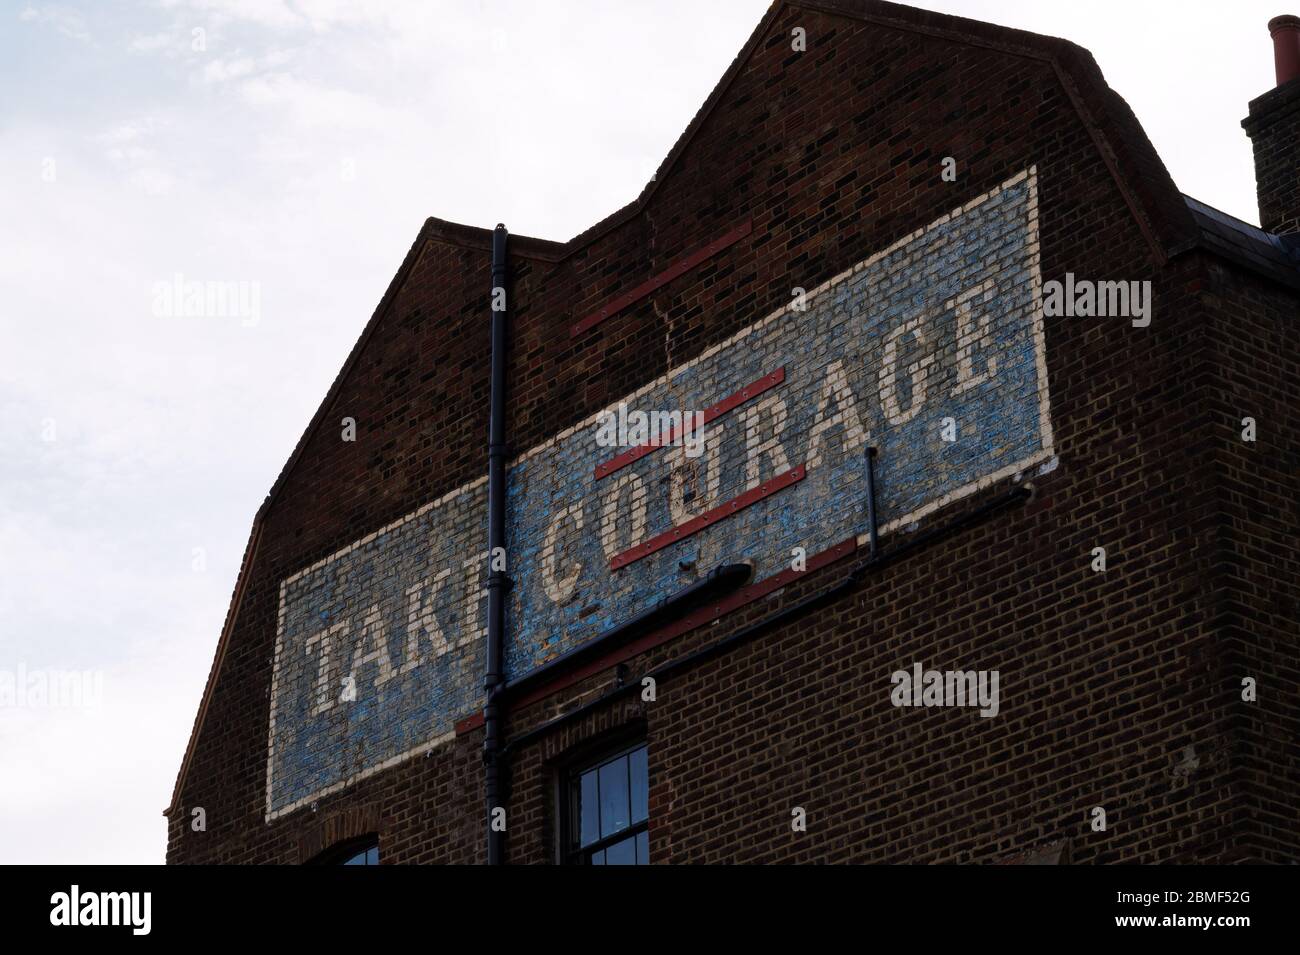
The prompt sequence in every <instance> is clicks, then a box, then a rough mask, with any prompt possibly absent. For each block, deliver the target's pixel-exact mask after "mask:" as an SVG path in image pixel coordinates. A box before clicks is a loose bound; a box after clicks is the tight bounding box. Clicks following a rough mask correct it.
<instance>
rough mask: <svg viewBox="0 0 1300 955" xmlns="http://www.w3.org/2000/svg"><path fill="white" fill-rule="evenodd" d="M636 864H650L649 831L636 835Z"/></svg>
mask: <svg viewBox="0 0 1300 955" xmlns="http://www.w3.org/2000/svg"><path fill="white" fill-rule="evenodd" d="M636 864H637V865H649V864H650V833H648V832H643V833H640V834H639V835H638V836H637V837H636Z"/></svg>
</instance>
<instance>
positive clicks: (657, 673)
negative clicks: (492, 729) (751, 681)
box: [505, 484, 1033, 751]
mask: <svg viewBox="0 0 1300 955" xmlns="http://www.w3.org/2000/svg"><path fill="white" fill-rule="evenodd" d="M1031 496H1033V486H1032V485H1029V484H1025V485H1022V486H1020V487H1017V488H1013V489H1012V490H1010V491H1008V492H1007V493H1006V494H1002V495H999V496H998V497H996V498H993V499H992V500H989V501H986V502H985V503H984V504H982V505H981V506H980V507H977V508H975V509H974V510H973V511H970V512H969V513H967V514H963V515H961V516H960V517H958V518H956V519H954V520H952V521H949V522H948V523H947V524H944V525H941V526H940V527H936V528H932V529H931V530H929V531H926V532H924V533H922V534H918V535H917V536H916V537H914V538H913V539H912V540H909V541H906V542H905V543H903V544H900V545H898V546H897V547H894V548H891V549H890V550H889V551H887V552H886V553H884V554H880V553H877V554H876V555H875V556H873V557H868V558H867V559H866V560H865V561H863V562H862V563H861V564H859V565H858V566H857V567H855V568H854V569H853V570H851V571H849V573H848V574H847V575H846V576H845V577H844V578H843V579H842V580H840V581H839V582H838V583H835V584H832V585H831V586H830V587H827V588H826V589H825V590H821V591H819V592H818V593H815V594H813V595H812V596H811V597H806V598H804V599H803V600H801V601H799V602H798V603H796V604H793V605H791V606H789V607H786V608H785V609H784V610H779V611H777V612H776V613H774V614H772V615H771V616H769V617H764V618H763V619H762V620H759V621H756V622H755V623H752V624H750V625H749V626H748V627H744V628H742V629H740V630H737V631H736V632H735V633H733V634H732V635H731V636H728V637H723V638H722V639H721V640H717V641H714V642H713V643H711V644H709V645H707V646H704V647H701V648H700V649H699V650H696V651H695V652H694V653H688V654H687V655H686V656H684V657H679V658H678V659H676V660H670V661H668V662H667V663H664V664H662V665H660V666H659V667H657V668H656V669H654V670H651V671H650V672H648V673H646V674H645V675H644V676H642V677H640V678H639V679H636V680H629V681H627V682H625V683H623V684H622V685H621V686H617V687H615V688H614V689H612V690H607V691H606V692H605V693H602V694H601V695H600V696H598V697H597V698H596V699H594V700H591V701H590V702H588V703H584V704H583V705H582V706H579V707H577V708H576V709H573V710H570V711H569V712H567V713H565V714H563V715H561V716H557V717H555V718H554V719H552V720H550V721H548V722H546V723H543V724H542V725H541V726H538V727H535V728H533V729H531V730H528V731H527V732H525V733H523V734H521V735H519V736H517V737H515V738H514V739H512V740H510V741H509V742H508V743H506V745H505V750H506V751H513V750H515V749H518V748H519V747H521V746H525V745H527V744H528V743H530V742H532V741H533V740H535V739H537V738H539V737H541V736H544V735H545V734H546V733H549V732H550V731H551V730H553V729H557V728H558V727H560V726H562V725H564V724H566V723H571V722H573V721H574V720H576V719H581V718H582V717H583V716H584V715H586V714H587V713H590V712H591V711H592V710H595V709H597V708H598V707H601V706H604V705H605V704H606V703H611V702H613V701H614V700H616V699H618V698H620V697H623V696H626V695H627V694H629V693H632V692H634V691H637V690H639V689H641V686H642V681H643V680H645V679H646V678H650V679H653V680H656V681H658V680H660V679H663V678H664V677H666V676H671V675H672V674H674V673H676V672H678V671H680V670H684V669H686V668H688V667H691V666H694V665H695V664H697V663H700V662H703V661H704V660H707V659H710V658H712V657H715V656H717V655H719V654H721V653H725V652H726V651H727V650H729V649H731V648H732V647H735V646H739V645H740V644H742V643H747V642H748V641H750V640H753V639H754V638H755V637H758V636H760V635H761V634H763V633H765V632H767V631H768V630H770V629H771V628H773V627H776V626H780V625H781V624H782V623H785V622H786V621H788V620H790V619H792V618H794V617H797V616H799V615H801V614H804V613H806V612H807V611H809V610H811V609H812V608H813V607H815V606H818V605H819V604H823V603H827V602H829V601H832V600H835V599H837V598H838V597H840V596H842V595H843V594H846V593H848V592H849V591H850V590H852V589H853V588H854V587H856V586H857V585H858V584H860V583H861V582H862V580H863V579H864V578H865V577H866V574H867V572H868V571H873V570H877V569H879V568H881V567H884V566H886V565H888V564H892V563H893V562H894V561H896V560H899V559H901V558H902V557H905V556H906V555H908V554H910V553H913V552H915V551H916V550H919V549H920V548H922V547H924V546H925V545H926V544H928V543H930V542H931V541H934V540H937V539H938V538H940V537H946V536H949V535H951V534H954V533H956V532H958V531H960V530H963V529H964V528H966V527H969V526H971V525H972V524H975V523H978V522H979V521H982V520H985V519H987V518H988V517H991V516H992V515H993V514H995V513H997V512H998V511H1001V510H1004V509H1006V508H1008V507H1010V506H1011V505H1012V504H1015V503H1017V502H1019V501H1024V500H1027V499H1028V498H1030V497H1031ZM724 566H725V565H724ZM741 566H745V565H741ZM718 569H719V570H721V568H718ZM714 572H715V573H716V572H717V571H714Z"/></svg>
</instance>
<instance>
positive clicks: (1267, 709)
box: [167, 0, 1300, 864]
mask: <svg viewBox="0 0 1300 955" xmlns="http://www.w3.org/2000/svg"><path fill="white" fill-rule="evenodd" d="M1271 27H1272V30H1273V33H1274V40H1275V44H1276V51H1277V67H1278V71H1279V76H1278V81H1279V84H1278V88H1277V89H1275V90H1273V91H1271V92H1268V93H1266V94H1264V95H1263V96H1261V97H1260V98H1258V99H1257V100H1255V101H1254V102H1252V103H1251V104H1250V107H1249V112H1250V116H1249V118H1248V119H1247V120H1245V121H1244V124H1243V125H1244V126H1245V128H1246V131H1247V133H1248V134H1249V135H1250V137H1251V138H1252V141H1253V144H1254V149H1255V155H1256V161H1257V166H1258V184H1259V194H1260V208H1261V213H1262V219H1263V222H1262V224H1263V227H1264V230H1260V229H1257V228H1255V227H1253V226H1250V225H1247V224H1245V223H1243V222H1240V221H1238V220H1235V219H1232V218H1231V217H1229V216H1226V215H1223V214H1222V213H1219V212H1217V211H1215V210H1213V209H1211V208H1209V207H1207V206H1205V205H1203V204H1201V203H1199V202H1197V201H1196V200H1194V199H1191V198H1190V197H1187V196H1184V195H1182V194H1181V193H1180V192H1179V191H1178V189H1177V188H1176V186H1175V185H1174V183H1173V182H1172V181H1171V179H1170V177H1169V175H1168V173H1167V172H1166V170H1165V167H1164V165H1163V164H1162V163H1161V160H1160V158H1159V157H1158V156H1157V155H1156V153H1155V151H1154V149H1153V148H1152V146H1151V144H1150V142H1149V141H1148V139H1147V137H1146V135H1145V134H1144V133H1143V131H1142V128H1141V126H1140V125H1139V124H1138V122H1137V120H1136V119H1135V118H1134V116H1133V114H1132V112H1131V111H1130V110H1129V108H1128V106H1127V105H1126V104H1125V102H1124V101H1123V99H1121V98H1120V96H1119V95H1117V94H1116V93H1115V92H1113V91H1112V90H1111V89H1109V88H1108V87H1107V85H1106V83H1105V81H1104V79H1103V78H1102V75H1101V73H1100V71H1099V70H1098V68H1097V66H1096V64H1095V63H1094V62H1093V60H1092V57H1091V56H1090V55H1089V54H1088V53H1087V52H1086V51H1084V50H1082V49H1080V48H1079V47H1077V46H1074V45H1072V44H1071V43H1068V42H1066V41H1063V40H1057V39H1051V38H1047V37H1041V36H1036V35H1032V34H1028V33H1023V32H1019V31H1015V30H1010V29H1005V28H1002V27H996V26H991V25H988V24H984V23H978V22H974V21H970V20H964V19H959V18H955V17H949V16H942V15H938V14H934V13H928V12H922V11H918V10H914V9H910V8H907V7H902V6H896V5H893V4H889V3H880V2H872V0H817V2H801V3H794V2H777V3H775V4H773V6H772V7H771V9H770V10H769V11H768V13H767V14H766V15H765V17H764V18H763V20H762V22H761V23H760V24H759V25H758V27H757V28H756V29H755V31H754V33H753V35H752V36H751V38H750V39H749V41H748V42H747V44H746V45H745V47H744V48H743V49H742V50H741V51H740V53H739V54H738V55H737V57H736V59H735V61H734V62H733V64H732V66H731V67H730V69H729V70H728V71H727V72H726V74H725V75H724V76H723V77H722V79H721V80H720V82H719V83H718V85H717V87H716V88H715V90H714V91H713V93H712V94H711V96H710V97H709V99H708V101H707V102H706V103H705V104H704V105H703V107H702V108H701V109H700V111H699V113H698V115H697V116H696V117H695V119H694V120H693V121H692V122H691V124H690V125H689V127H688V128H687V129H686V131H685V132H684V133H683V134H682V136H681V138H680V139H679V141H678V142H677V144H676V145H675V146H674V148H673V150H672V151H671V153H670V154H669V155H668V157H667V158H666V159H665V160H664V162H663V164H662V165H661V166H660V168H659V170H658V172H657V174H656V176H655V178H654V179H653V181H652V182H651V183H650V184H649V185H647V187H646V188H645V190H644V191H643V192H642V194H641V196H640V197H639V198H638V199H637V200H636V201H635V202H633V203H632V204H631V205H629V206H627V207H625V208H624V209H622V210H620V211H618V212H616V213H615V214H613V215H612V216H610V217H609V218H607V219H605V220H604V221H602V222H600V223H598V224H596V225H595V226H593V227H592V228H590V229H589V230H587V231H586V232H584V233H582V234H581V235H579V236H577V237H576V238H574V239H572V240H570V241H569V242H565V243H558V242H551V241H545V240H541V239H535V238H527V237H523V236H513V235H512V236H509V238H508V239H506V237H505V233H504V231H498V232H494V231H493V230H486V229H479V228H472V227H468V226H463V225H456V224H452V223H449V222H444V221H441V220H438V219H429V220H428V221H427V222H426V223H425V225H424V227H423V228H422V229H421V231H420V233H419V235H418V236H416V239H415V242H414V244H413V245H412V247H411V250H410V252H409V254H408V255H407V257H406V259H405V261H404V262H403V263H402V264H401V267H400V268H399V269H398V271H397V274H396V276H395V277H394V279H393V281H392V283H391V285H390V287H389V289H388V291H387V293H386V294H385V295H384V297H383V300H382V301H381V302H380V304H379V306H378V308H377V309H376V311H375V313H374V315H373V317H372V318H371V320H370V322H369V324H368V325H367V326H366V327H365V329H364V331H363V332H362V333H361V336H360V338H359V340H358V342H357V344H356V346H355V348H354V349H353V351H352V353H351V355H350V356H349V357H348V359H347V362H346V364H345V365H344V366H343V369H342V370H341V371H340V373H339V375H338V378H337V380H336V381H335V383H334V385H333V387H332V388H331V389H330V391H329V393H328V394H327V395H326V396H325V398H324V401H323V402H322V403H321V406H320V409H319V411H318V413H317V414H316V416H315V418H314V419H313V420H312V422H311V424H310V425H309V426H308V428H307V430H306V432H305V433H304V435H303V437H302V439H301V440H300V442H299V444H298V446H297V448H295V449H294V451H293V454H292V456H291V457H290V458H289V461H288V463H287V464H286V466H285V468H284V470H283V472H282V473H281V475H280V477H279V479H278V480H277V481H276V483H275V485H274V487H273V488H272V490H271V493H270V495H269V496H268V497H267V499H266V502H265V503H264V505H263V506H262V508H261V510H260V511H259V512H258V514H257V516H256V518H255V519H254V522H253V530H252V534H251V537H250V540H249V544H248V549H247V552H246V554H245V557H244V562H243V566H242V569H241V572H240V575H239V579H238V583H237V586H236V589H235V593H234V597H233V600H232V603H231V607H230V611H229V614H228V616H227V620H226V623H225V627H224V630H223V632H222V634H221V639H220V643H219V647H218V650H217V653H216V659H215V661H214V663H213V668H212V672H211V675H210V677H209V680H208V685H207V689H206V691H205V693H204V697H203V701H202V704H201V706H200V709H199V712H198V716H197V718H196V720H195V725H194V730H193V734H192V737H191V740H190V744H189V747H188V750H187V752H186V754H185V758H184V762H183V763H182V766H181V768H180V772H179V774H178V778H177V782H176V788H175V792H174V794H173V798H172V803H171V806H170V808H169V809H168V810H167V815H168V818H169V827H170V831H169V848H168V861H169V862H174V863H190V862H192V863H204V862H237V863H262V862H273V863H298V862H306V861H313V860H337V859H340V858H343V857H351V856H354V855H355V856H356V861H367V860H369V861H371V862H373V861H376V860H377V861H380V862H383V863H408V862H459V863H474V862H484V861H487V860H488V859H489V853H490V852H491V855H492V857H493V859H494V860H497V859H499V860H500V861H506V862H510V863H525V862H530V863H531V862H542V863H544V862H556V861H588V862H597V863H599V862H609V863H613V862H621V861H646V859H647V858H648V859H649V861H653V862H656V863H660V862H663V863H683V862H726V861H731V862H812V861H819V862H841V861H844V862H847V861H853V862H1003V861H1010V862H1016V861H1021V862H1026V861H1028V862H1073V863H1084V864H1087V863H1112V862H1147V863H1154V862H1233V861H1246V862H1248V861H1264V862H1293V861H1297V860H1298V859H1300V822H1297V814H1296V796H1295V794H1296V793H1297V792H1300V747H1298V746H1297V745H1296V740H1297V738H1300V737H1298V731H1300V692H1298V690H1297V688H1298V686H1300V652H1298V651H1297V648H1296V620H1297V611H1298V610H1300V562H1298V561H1297V559H1296V556H1295V548H1294V541H1295V540H1296V538H1297V536H1300V508H1298V506H1297V490H1298V488H1297V473H1298V470H1300V430H1298V428H1297V422H1296V418H1295V409H1296V408H1297V407H1298V406H1300V354H1298V351H1300V350H1298V349H1297V336H1296V334H1295V331H1296V321H1297V309H1298V307H1300V242H1298V241H1297V236H1300V163H1298V161H1297V155H1298V153H1297V149H1296V146H1297V142H1296V140H1297V134H1298V131H1300V29H1298V27H1300V21H1297V20H1295V19H1294V18H1279V19H1278V20H1275V21H1273V23H1272V24H1271ZM1261 46H1262V43H1261ZM1262 52H1263V51H1262V50H1261V53H1262ZM1212 134H1213V135H1225V136H1226V135H1240V133H1235V132H1234V131H1233V130H1220V131H1214V132H1213V133H1212ZM501 241H505V256H504V258H503V259H499V260H494V244H496V243H499V242H501ZM494 261H496V264H497V265H498V266H500V268H499V270H498V271H495V272H494V269H493V265H494ZM496 289H502V290H504V294H503V295H497V294H494V292H495V290H496ZM503 303H504V305H505V308H504V310H501V309H497V310H495V311H494V310H493V307H494V305H497V306H500V305H501V304H503ZM494 326H495V327H501V328H505V329H508V339H507V340H508V347H506V348H505V349H504V350H503V351H499V354H501V355H502V356H503V360H504V390H503V391H501V390H500V389H497V397H498V400H499V401H500V405H499V407H500V408H501V410H502V414H503V418H502V419H501V422H500V423H501V425H503V427H504V434H500V433H498V434H497V435H496V436H495V437H496V438H497V439H498V440H497V441H496V446H497V447H498V450H499V451H501V448H508V450H507V451H502V452H501V453H500V454H499V455H498V460H501V461H503V462H504V463H503V471H502V474H503V479H502V481H501V482H500V483H499V484H498V485H495V486H494V485H493V482H492V481H490V480H489V479H488V477H487V476H486V475H487V474H488V471H489V464H488V462H489V450H490V449H489V433H488V431H489V407H490V405H491V404H492V400H493V392H494V388H493V375H492V354H493V341H492V335H491V332H490V329H491V328H493V327H494ZM499 344H500V343H498V346H499ZM673 412H678V413H685V418H682V419H673V420H674V423H676V422H677V421H679V420H680V421H683V422H686V421H694V420H695V419H694V415H695V413H696V412H702V413H703V416H704V417H703V420H704V422H705V424H704V427H703V429H702V430H688V428H687V427H686V426H685V424H684V423H683V424H682V425H681V426H680V427H677V428H676V430H675V431H673V432H672V434H671V435H669V434H666V433H664V432H660V439H661V440H660V441H659V442H658V445H659V446H656V442H654V441H652V440H649V438H650V437H651V436H652V432H649V433H648V432H647V431H646V430H644V429H640V427H639V426H640V424H641V423H642V419H641V418H640V417H639V414H646V415H651V414H656V415H660V417H661V419H662V420H668V416H669V415H670V414H671V413H673ZM1247 419H1249V420H1247ZM652 420H653V419H652ZM618 425H623V426H626V427H625V428H624V429H623V430H622V431H620V428H619V427H618ZM624 432H627V433H624ZM692 439H695V441H694V443H693V442H692ZM868 449H874V452H873V453H869V452H868ZM502 455H504V456H502ZM494 501H499V502H500V503H499V505H497V504H495V503H494ZM495 506H499V508H500V510H499V514H500V518H501V520H502V521H503V524H502V525H501V526H497V527H495V528H494V529H492V530H490V528H489V523H490V521H489V514H490V513H492V511H493V508H494V507H495ZM491 534H497V535H499V536H496V537H492V536H490V535H491ZM494 540H495V541H498V542H500V541H504V546H503V547H502V548H501V549H500V550H499V551H495V550H493V551H490V550H489V544H490V543H492V542H493V541H494ZM493 592H495V593H496V594H497V596H496V597H493V596H491V594H492V593H493ZM494 601H497V602H498V603H496V604H495V607H494ZM495 608H499V611H498V609H495ZM498 614H499V615H498ZM496 620H500V621H501V622H502V625H501V626H499V627H498V626H497V625H496V624H495V623H494V621H496ZM494 628H495V629H494ZM493 641H499V642H498V643H496V644H494V643H493ZM494 645H495V646H497V647H499V653H498V656H499V658H500V666H499V667H496V668H495V671H494V667H493V663H494V661H493V652H492V647H493V646H494ZM953 671H961V672H960V673H956V674H954V672H953ZM935 674H937V676H936V675H935ZM488 687H490V688H491V692H490V693H489V692H487V691H486V689H487V688H488ZM963 690H965V691H966V692H965V693H964V694H963V692H962V691H963ZM489 703H490V704H491V705H490V706H489V705H488V704H489ZM485 754H486V757H487V758H485ZM493 779H494V780H495V781H494V782H493V781H491V780H493ZM489 786H492V787H495V788H494V789H493V790H492V791H489ZM199 810H201V812H200V811H199ZM494 823H496V824H497V826H496V827H495V828H494ZM500 825H503V826H504V830H503V831H500V829H499V827H500ZM494 831H495V832H496V833H497V834H496V835H490V833H491V832H494ZM490 842H491V843H493V847H492V848H491V850H490V849H489V843H490Z"/></svg>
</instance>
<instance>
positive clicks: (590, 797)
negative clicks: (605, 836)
mask: <svg viewBox="0 0 1300 955" xmlns="http://www.w3.org/2000/svg"><path fill="white" fill-rule="evenodd" d="M578 818H579V820H580V823H579V827H578V831H579V834H580V835H579V842H578V845H581V846H589V845H591V844H592V843H593V842H595V841H596V840H597V839H599V838H600V802H599V800H598V799H597V798H596V771H595V770H594V769H593V770H592V771H591V772H588V773H583V774H582V794H581V795H580V796H579V798H578Z"/></svg>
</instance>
